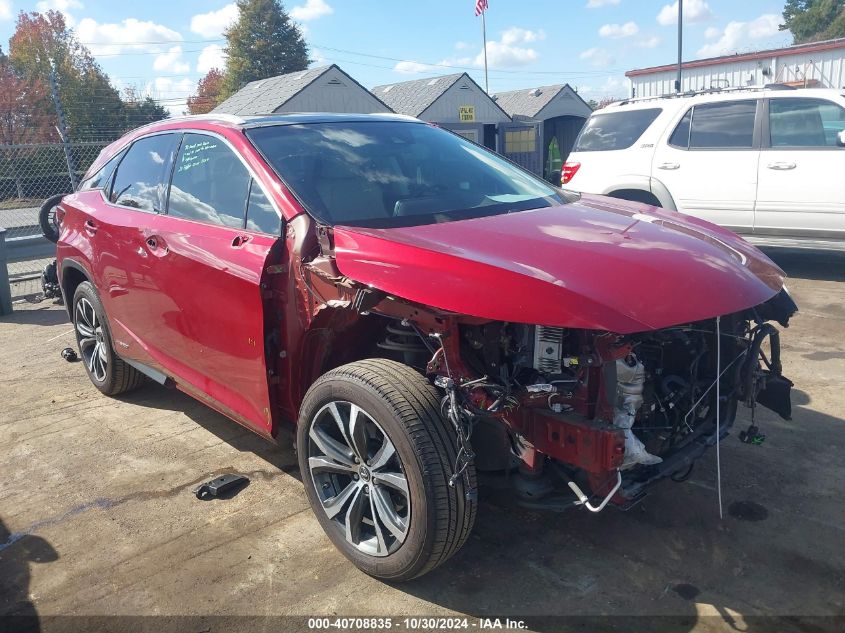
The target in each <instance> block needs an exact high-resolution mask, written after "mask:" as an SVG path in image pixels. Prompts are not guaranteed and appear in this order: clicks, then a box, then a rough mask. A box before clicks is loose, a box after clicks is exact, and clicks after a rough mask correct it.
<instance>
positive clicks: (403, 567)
mask: <svg viewBox="0 0 845 633" xmlns="http://www.w3.org/2000/svg"><path fill="white" fill-rule="evenodd" d="M333 402H334V403H338V404H341V405H345V404H349V403H351V404H354V405H356V406H357V407H360V409H361V410H363V411H364V412H366V413H367V415H368V416H369V418H370V419H371V420H372V421H377V422H376V424H377V426H378V427H379V430H381V431H382V432H383V433H385V434H386V436H387V438H388V439H389V440H390V441H391V442H392V443H393V445H394V446H395V450H396V455H397V456H398V458H399V460H400V469H401V472H402V474H404V476H405V478H406V479H407V490H408V500H409V509H408V518H407V533H406V536H405V538H404V541H402V542H401V543H399V541H398V539H397V541H396V542H395V543H394V545H395V546H396V549H395V550H393V551H391V552H390V553H389V554H387V555H384V554H382V555H371V554H369V553H365V552H363V551H361V550H360V549H359V547H357V546H356V545H355V544H354V543H352V542H350V541H348V540H347V538H346V535H345V533H344V531H343V528H341V527H340V526H339V525H338V523H337V522H336V519H335V520H333V519H332V518H330V517H329V516H328V514H327V512H326V510H324V507H323V501H321V499H320V496H319V494H321V493H318V490H317V484H316V483H315V477H320V476H321V475H320V473H317V475H314V474H313V473H312V471H311V468H310V467H309V457H310V456H311V453H312V452H313V451H314V450H315V446H316V444H315V442H314V440H313V439H312V437H311V435H310V433H311V429H312V425H314V424H316V423H317V420H318V419H319V414H320V412H322V411H324V410H325V408H326V407H327V406H330V403H333ZM297 449H298V451H297V452H298V456H299V466H300V471H301V473H302V481H303V483H304V485H305V491H306V494H307V495H308V500H309V502H310V503H311V507H312V509H313V510H314V513H315V515H316V516H317V520H318V521H319V522H320V525H321V526H322V527H323V529H324V530H325V532H326V534H327V535H328V536H329V538H330V539H331V540H332V542H333V543H334V544H335V546H336V547H337V548H338V549H339V550H340V551H341V552H342V553H343V555H344V556H346V557H347V558H348V559H349V560H350V561H352V562H353V563H354V564H355V565H356V566H357V567H358V568H359V569H361V570H362V571H364V572H365V573H367V574H369V575H371V576H374V577H376V578H380V579H383V580H391V581H403V580H410V579H412V578H415V577H418V576H421V575H423V574H425V573H427V572H429V571H431V570H432V569H434V568H435V567H437V566H438V565H441V564H442V563H443V562H445V561H446V560H447V559H449V557H451V556H452V555H453V554H455V552H457V551H458V550H459V549H460V548H461V546H462V545H463V544H464V542H465V541H466V539H467V537H468V536H469V533H470V531H471V530H472V526H473V523H474V522H475V514H476V510H477V505H478V503H477V500H476V496H475V488H476V479H475V467H474V465H473V464H469V465H468V466H467V469H466V471H465V473H464V474H463V475H462V476H461V477H459V478H458V480H457V482H456V484H455V486H454V487H451V486H449V479H450V477H451V476H452V474H453V473H454V469H455V461H456V458H457V436H456V433H455V431H454V429H453V428H452V426H451V424H449V423H448V422H447V421H445V420H443V417H442V415H441V413H440V399H439V397H438V392H437V390H436V389H435V388H434V387H433V386H432V385H431V384H430V382H429V381H428V380H427V379H426V378H425V377H423V376H422V375H420V374H419V373H417V372H416V371H414V370H413V369H411V368H410V367H408V366H407V365H403V364H401V363H398V362H395V361H391V360H385V359H368V360H362V361H357V362H354V363H350V364H348V365H344V366H342V367H338V368H337V369H334V370H332V371H330V372H328V373H326V374H325V375H324V376H322V377H321V378H319V379H318V380H317V381H316V382H315V383H314V384H313V385H312V386H311V388H310V389H309V390H308V393H307V394H306V396H305V399H304V401H303V403H302V407H301V409H300V415H299V425H298V429H297ZM350 455H351V453H350ZM366 463H367V465H368V466H369V465H370V464H371V461H370V460H367V461H366ZM370 476H371V477H372V484H373V489H374V490H375V489H376V488H377V479H376V477H377V476H378V475H377V474H376V471H375V470H373V473H372V474H371V475H370ZM354 478H355V480H356V481H357V480H359V479H360V480H361V482H363V480H364V473H360V476H359V475H354ZM367 481H369V478H367ZM322 487H323V488H326V487H327V484H326V483H324V484H323V486H322ZM364 488H368V486H364ZM468 491H471V492H472V495H471V497H470V498H468V495H467V492H468ZM323 494H325V493H323ZM372 494H373V495H374V496H375V492H373V493H372ZM336 495H337V496H340V495H339V494H337V493H336ZM329 501H331V499H329ZM351 503H353V504H354V499H353V500H352V501H351ZM369 520H370V521H372V520H373V519H372V514H371V515H370V518H369ZM362 525H364V523H362ZM384 551H388V550H384Z"/></svg>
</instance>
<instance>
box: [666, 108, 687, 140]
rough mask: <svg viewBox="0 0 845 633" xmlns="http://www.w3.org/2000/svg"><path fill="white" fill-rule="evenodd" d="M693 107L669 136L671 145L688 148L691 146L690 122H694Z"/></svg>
mask: <svg viewBox="0 0 845 633" xmlns="http://www.w3.org/2000/svg"><path fill="white" fill-rule="evenodd" d="M692 110H693V109H692V108H690V109H689V110H687V113H686V114H685V115H684V118H683V119H681V120H680V122H679V123H678V126H677V127H676V128H675V131H674V132H672V136H670V137H669V145H671V146H672V147H680V148H681V149H687V148H688V147H689V133H690V123H692Z"/></svg>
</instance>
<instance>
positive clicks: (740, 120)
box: [669, 99, 757, 149]
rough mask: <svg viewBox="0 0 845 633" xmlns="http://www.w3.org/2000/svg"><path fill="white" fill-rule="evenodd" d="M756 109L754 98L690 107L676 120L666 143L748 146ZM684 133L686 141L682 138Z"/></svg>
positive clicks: (696, 146)
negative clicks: (676, 123) (676, 125)
mask: <svg viewBox="0 0 845 633" xmlns="http://www.w3.org/2000/svg"><path fill="white" fill-rule="evenodd" d="M756 112H757V100H756V99H749V100H747V101H728V102H723V103H706V104H702V105H697V106H694V107H693V108H692V110H690V111H689V112H688V113H687V115H685V116H684V118H683V119H681V122H680V123H678V127H677V128H675V131H674V132H673V133H672V137H671V138H670V140H669V143H670V145H674V146H676V147H681V148H684V149H686V148H687V147H688V148H689V149H749V148H752V147H754V117H755V115H756ZM687 117H690V118H687ZM685 132H686V135H687V137H688V143H689V144H687V143H685V142H684V141H683V137H684V135H685Z"/></svg>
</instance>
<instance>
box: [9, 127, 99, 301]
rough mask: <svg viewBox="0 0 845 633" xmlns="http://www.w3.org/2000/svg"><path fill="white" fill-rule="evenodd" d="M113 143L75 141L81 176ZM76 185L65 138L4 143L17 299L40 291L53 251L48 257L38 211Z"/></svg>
mask: <svg viewBox="0 0 845 633" xmlns="http://www.w3.org/2000/svg"><path fill="white" fill-rule="evenodd" d="M108 143H109V141H101V142H94V141H91V142H78V143H72V144H70V146H69V148H70V158H71V165H72V166H73V171H74V173H75V175H76V181H77V182H78V181H79V180H80V179H81V178H82V175H83V174H84V173H85V171H86V170H87V169H88V167H89V166H90V165H91V163H93V162H94V159H96V158H97V155H98V154H99V153H100V150H102V149H103V148H104V147H105V146H106V145H108ZM71 191H73V185H72V179H71V177H70V170H69V168H68V160H67V157H66V156H65V148H64V146H63V145H62V144H61V143H49V144H28V145H0V227H2V228H5V229H6V234H5V240H6V246H5V253H6V258H7V260H8V261H7V263H6V266H7V268H8V276H9V285H10V288H11V294H12V298H13V299H16V298H21V297H26V296H31V295H35V294H37V293H38V292H40V290H41V285H40V276H41V271H42V270H43V269H44V266H45V265H46V264H47V263H49V262H50V261H51V260H52V255H50V257H48V258H46V259H45V258H44V255H45V250H46V251H48V254H49V248H45V245H44V243H43V242H42V241H41V240H39V239H38V236H41V228H40V226H39V223H38V211H39V209H40V207H41V204H42V203H43V202H44V200H46V199H47V198H49V197H50V196H53V195H55V194H59V193H69V192H71ZM44 241H46V240H44ZM2 265H3V262H2V261H0V266H2Z"/></svg>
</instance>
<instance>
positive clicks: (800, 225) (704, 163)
mask: <svg viewBox="0 0 845 633" xmlns="http://www.w3.org/2000/svg"><path fill="white" fill-rule="evenodd" d="M562 186H563V187H565V188H567V189H574V190H577V191H583V192H586V193H597V194H605V195H610V196H613V197H617V198H624V199H627V200H635V201H638V202H646V203H648V204H653V205H655V206H661V207H664V208H667V209H672V210H676V211H680V212H682V213H687V214H689V215H694V216H698V217H700V218H704V219H706V220H709V221H711V222H714V223H716V224H721V225H722V226H725V227H727V228H730V229H732V230H733V231H735V232H737V233H740V234H741V235H743V236H746V237H747V238H748V239H749V240H750V241H753V242H757V243H762V244H768V245H772V246H778V245H779V246H797V247H801V246H808V247H813V248H830V249H837V250H839V249H843V250H845V90H820V89H783V88H781V89H777V88H768V89H763V88H758V89H747V90H741V91H740V90H726V91H722V92H706V93H700V94H694V95H681V96H678V97H663V98H657V99H642V100H630V101H622V102H619V103H616V104H614V105H611V106H609V107H607V108H606V109H603V110H599V111H597V112H595V113H594V114H593V115H592V116H591V117H590V119H589V120H588V121H587V123H586V124H585V125H584V128H583V129H582V130H581V133H580V134H579V136H578V140H577V141H576V142H575V147H574V149H573V151H572V154H570V156H569V158H568V159H567V162H566V164H565V165H564V168H563V174H562Z"/></svg>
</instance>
